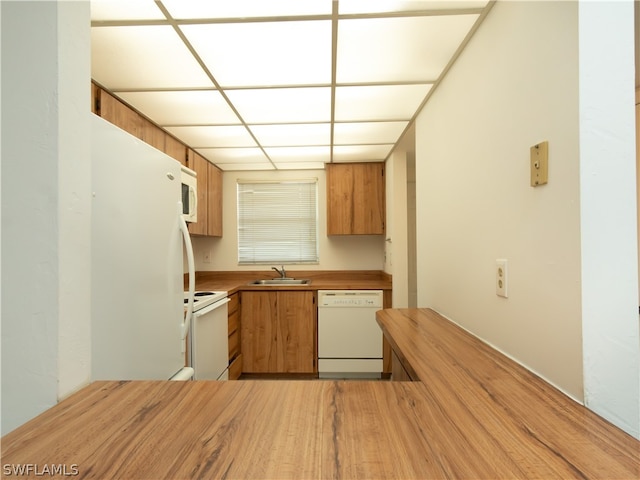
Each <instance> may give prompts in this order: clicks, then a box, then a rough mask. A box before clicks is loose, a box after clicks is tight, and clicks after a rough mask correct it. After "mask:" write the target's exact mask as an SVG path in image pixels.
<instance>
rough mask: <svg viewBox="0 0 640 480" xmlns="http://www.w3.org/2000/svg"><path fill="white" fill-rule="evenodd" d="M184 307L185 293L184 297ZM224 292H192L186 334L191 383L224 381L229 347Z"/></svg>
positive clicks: (227, 298) (226, 374) (185, 301)
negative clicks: (192, 372) (191, 374)
mask: <svg viewBox="0 0 640 480" xmlns="http://www.w3.org/2000/svg"><path fill="white" fill-rule="evenodd" d="M184 297H185V300H184V303H185V306H186V304H187V302H188V298H187V297H188V293H185V294H184ZM228 302H229V297H228V293H227V292H218V291H196V292H195V295H194V302H193V315H192V316H191V329H190V332H189V341H188V343H187V345H188V359H189V360H188V364H189V365H188V366H189V367H191V368H193V371H194V374H193V379H194V380H227V379H228V378H229V371H228V367H229V346H228V328H227V327H228V319H227V312H228V309H227V303H228Z"/></svg>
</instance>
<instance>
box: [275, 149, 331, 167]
mask: <svg viewBox="0 0 640 480" xmlns="http://www.w3.org/2000/svg"><path fill="white" fill-rule="evenodd" d="M265 151H266V152H267V155H269V158H271V160H272V161H273V162H274V163H278V162H288V163H296V162H323V163H324V162H328V161H329V160H330V159H331V149H330V148H329V146H326V147H270V148H265Z"/></svg>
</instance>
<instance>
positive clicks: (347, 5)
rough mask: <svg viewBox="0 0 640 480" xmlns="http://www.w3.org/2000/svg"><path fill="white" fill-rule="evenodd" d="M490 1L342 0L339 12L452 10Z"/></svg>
mask: <svg viewBox="0 0 640 480" xmlns="http://www.w3.org/2000/svg"><path fill="white" fill-rule="evenodd" d="M487 3H489V2H488V1H487V0H475V1H474V0H468V1H467V0H456V1H455V2H452V1H451V0H444V1H430V0H387V1H385V2H372V1H371V0H340V4H339V13H340V14H341V15H345V14H357V13H360V14H362V13H386V12H411V11H414V12H417V11H421V10H451V9H468V8H478V9H481V8H484V7H486V6H487Z"/></svg>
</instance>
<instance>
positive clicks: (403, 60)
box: [336, 15, 478, 83]
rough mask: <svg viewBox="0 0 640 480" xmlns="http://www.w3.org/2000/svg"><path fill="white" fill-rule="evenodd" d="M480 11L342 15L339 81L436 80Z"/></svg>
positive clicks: (339, 25)
mask: <svg viewBox="0 0 640 480" xmlns="http://www.w3.org/2000/svg"><path fill="white" fill-rule="evenodd" d="M477 18H478V15H448V16H425V17H399V18H368V19H349V20H341V21H340V22H339V24H338V38H339V41H338V57H337V74H336V79H337V82H338V83H357V82H410V81H418V82H421V81H435V80H436V79H437V78H438V77H439V76H440V74H441V73H442V71H443V70H444V67H445V66H446V65H447V63H448V62H449V60H450V59H451V56H452V55H453V54H454V52H455V51H456V49H457V48H458V46H460V44H461V42H462V40H463V39H464V38H465V36H466V35H467V33H468V32H469V30H470V28H471V27H472V26H473V24H474V22H475V21H476V20H477Z"/></svg>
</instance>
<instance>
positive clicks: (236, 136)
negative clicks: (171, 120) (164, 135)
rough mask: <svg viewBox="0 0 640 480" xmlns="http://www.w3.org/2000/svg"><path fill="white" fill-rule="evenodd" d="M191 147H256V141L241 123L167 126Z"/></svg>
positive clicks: (170, 131)
mask: <svg viewBox="0 0 640 480" xmlns="http://www.w3.org/2000/svg"><path fill="white" fill-rule="evenodd" d="M166 130H168V131H169V133H171V134H173V135H175V136H176V137H177V138H179V139H180V140H182V141H183V142H184V143H186V144H187V145H189V146H191V148H203V147H255V146H256V142H255V141H254V140H253V138H252V137H251V135H250V134H249V132H248V131H247V129H246V128H245V127H244V126H241V125H223V126H189V127H180V126H174V127H166Z"/></svg>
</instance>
